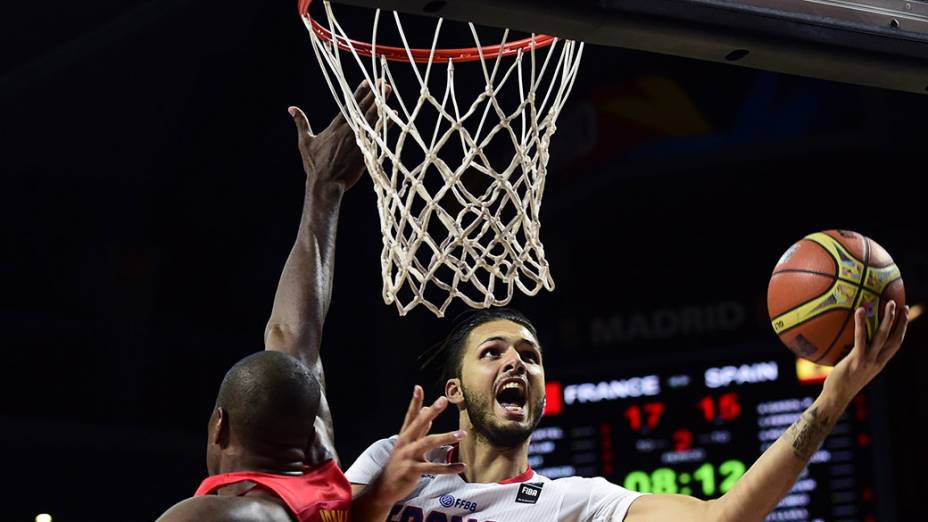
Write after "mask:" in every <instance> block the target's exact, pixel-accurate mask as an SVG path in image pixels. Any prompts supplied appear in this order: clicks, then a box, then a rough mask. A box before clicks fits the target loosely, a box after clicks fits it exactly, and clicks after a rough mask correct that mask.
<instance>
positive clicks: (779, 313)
mask: <svg viewBox="0 0 928 522" xmlns="http://www.w3.org/2000/svg"><path fill="white" fill-rule="evenodd" d="M888 299H892V300H894V301H895V302H896V307H897V310H902V309H903V307H904V306H905V289H904V287H903V285H902V277H901V275H900V273H899V268H898V267H896V264H895V263H893V260H892V258H891V257H890V256H889V254H888V253H887V252H886V250H884V249H883V247H881V246H880V245H878V244H877V243H876V242H875V241H873V240H872V239H870V238H868V237H865V236H862V235H860V234H858V233H856V232H851V231H848V230H826V231H824V232H817V233H815V234H810V235H808V236H806V237H804V238H803V239H801V240H799V242H797V243H795V244H794V245H793V246H791V247H789V249H788V250H787V251H786V253H784V254H783V255H782V256H781V257H780V260H779V261H778V262H777V265H776V267H774V269H773V275H772V276H771V277H770V285H769V286H768V287H767V311H768V312H769V314H770V321H771V323H772V325H773V330H774V331H775V332H776V333H777V335H778V336H779V337H780V340H782V341H783V343H784V344H786V346H787V347H789V349H790V350H792V351H793V352H795V354H796V355H798V356H799V357H802V358H804V359H808V360H810V361H812V362H815V363H818V364H823V365H828V366H833V365H835V364H837V363H838V361H840V360H841V359H842V358H844V356H845V355H847V354H848V352H850V351H851V348H853V347H854V310H856V309H857V308H860V307H863V308H864V309H865V310H866V314H867V315H866V324H867V339H868V340H870V339H872V338H873V335H874V334H875V333H876V330H877V328H878V327H879V324H880V320H881V319H882V316H883V312H884V309H885V306H886V302H887V300H888Z"/></svg>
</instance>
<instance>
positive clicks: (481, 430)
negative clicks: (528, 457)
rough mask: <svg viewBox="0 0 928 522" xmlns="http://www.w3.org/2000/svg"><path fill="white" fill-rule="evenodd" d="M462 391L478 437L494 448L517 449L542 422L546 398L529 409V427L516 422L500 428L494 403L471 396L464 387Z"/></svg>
mask: <svg viewBox="0 0 928 522" xmlns="http://www.w3.org/2000/svg"><path fill="white" fill-rule="evenodd" d="M461 391H462V392H463V393H464V402H465V404H466V406H467V415H468V417H469V418H470V422H471V424H473V426H474V431H475V432H476V435H477V437H482V438H484V439H486V441H487V442H489V443H490V444H492V445H493V446H496V447H500V448H517V447H519V446H520V445H522V444H524V443H525V441H526V440H528V438H529V437H530V436H531V435H532V432H533V431H535V428H536V427H537V426H538V423H539V422H541V412H542V410H544V406H545V399H544V397H542V398H540V399H538V401H536V403H535V404H534V407H533V408H527V409H528V414H529V415H530V417H529V424H528V426H524V425H522V424H516V423H514V422H508V423H506V424H505V425H504V426H498V425H495V424H494V423H493V404H492V403H490V402H487V401H486V400H485V399H484V398H483V397H482V396H479V395H476V394H471V393H470V392H469V391H468V389H467V388H466V387H464V386H462V387H461ZM526 406H528V402H526Z"/></svg>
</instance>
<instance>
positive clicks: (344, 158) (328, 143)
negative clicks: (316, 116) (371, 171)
mask: <svg viewBox="0 0 928 522" xmlns="http://www.w3.org/2000/svg"><path fill="white" fill-rule="evenodd" d="M390 93H391V88H390V86H389V85H385V86H384V94H385V95H386V96H388V97H389V96H390ZM354 97H355V99H356V100H357V101H358V105H359V106H360V107H361V111H363V112H364V116H365V118H367V121H368V123H370V124H371V125H373V124H374V121H375V120H376V118H377V105H376V104H375V103H374V98H375V93H374V92H373V91H372V90H371V88H370V86H369V85H368V83H367V82H366V81H365V82H362V83H361V85H360V86H358V88H357V90H356V91H355V92H354ZM287 110H288V112H290V115H291V116H292V117H293V121H294V122H296V129H297V133H298V135H299V146H300V156H302V158H303V170H304V171H306V175H307V176H308V177H309V178H310V179H312V180H314V181H319V182H323V183H328V182H331V183H334V184H336V185H337V186H339V187H340V188H341V189H342V190H348V189H350V188H351V187H352V186H353V185H354V184H355V183H357V182H358V180H359V179H361V175H362V174H363V173H364V156H363V154H362V153H361V151H360V149H358V146H357V143H356V142H355V137H354V132H353V131H352V130H351V126H350V125H348V122H347V121H346V120H345V118H344V117H343V116H342V114H341V113H340V112H339V114H338V115H337V116H335V119H333V120H332V123H330V124H329V126H328V127H326V129H325V130H324V131H322V132H320V133H319V134H318V135H317V134H313V131H312V129H311V128H310V126H309V120H307V119H306V115H305V114H303V111H302V110H300V108H299V107H290V108H289V109H287Z"/></svg>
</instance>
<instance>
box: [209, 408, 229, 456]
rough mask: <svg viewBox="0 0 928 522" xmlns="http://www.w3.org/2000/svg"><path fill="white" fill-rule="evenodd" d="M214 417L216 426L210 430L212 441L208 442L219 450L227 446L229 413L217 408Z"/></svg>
mask: <svg viewBox="0 0 928 522" xmlns="http://www.w3.org/2000/svg"><path fill="white" fill-rule="evenodd" d="M215 417H216V420H215V423H216V424H215V425H214V426H213V429H212V438H213V440H212V441H210V442H212V443H213V444H217V445H218V446H219V447H220V448H225V447H226V446H228V445H229V412H227V411H226V410H224V409H222V408H219V407H217V408H216V416H215Z"/></svg>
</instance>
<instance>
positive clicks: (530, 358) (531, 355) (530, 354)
mask: <svg viewBox="0 0 928 522" xmlns="http://www.w3.org/2000/svg"><path fill="white" fill-rule="evenodd" d="M519 356H520V357H522V360H523V361H526V362H532V363H537V362H538V354H537V353H535V351H534V350H524V351H523V352H522V353H521V354H519Z"/></svg>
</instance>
